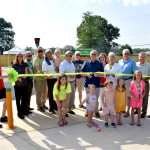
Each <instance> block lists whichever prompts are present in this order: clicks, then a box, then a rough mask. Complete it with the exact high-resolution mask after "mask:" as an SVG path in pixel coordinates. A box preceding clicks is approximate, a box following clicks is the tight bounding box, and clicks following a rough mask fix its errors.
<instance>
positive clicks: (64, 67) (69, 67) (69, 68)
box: [59, 59, 75, 82]
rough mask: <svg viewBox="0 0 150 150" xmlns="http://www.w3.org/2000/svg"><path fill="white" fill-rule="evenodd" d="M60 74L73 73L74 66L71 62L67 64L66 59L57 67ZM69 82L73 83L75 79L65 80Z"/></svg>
mask: <svg viewBox="0 0 150 150" xmlns="http://www.w3.org/2000/svg"><path fill="white" fill-rule="evenodd" d="M59 72H60V73H75V66H74V64H73V63H72V62H71V63H70V62H68V61H67V60H66V59H65V60H64V61H63V62H62V63H61V64H60V66H59ZM67 79H68V81H69V82H72V81H74V79H75V78H69V77H68V78H67Z"/></svg>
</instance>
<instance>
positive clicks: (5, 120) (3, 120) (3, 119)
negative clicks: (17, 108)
mask: <svg viewBox="0 0 150 150" xmlns="http://www.w3.org/2000/svg"><path fill="white" fill-rule="evenodd" d="M0 121H1V122H8V119H7V116H5V117H1V119H0Z"/></svg>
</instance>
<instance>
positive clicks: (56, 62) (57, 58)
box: [54, 48, 62, 72]
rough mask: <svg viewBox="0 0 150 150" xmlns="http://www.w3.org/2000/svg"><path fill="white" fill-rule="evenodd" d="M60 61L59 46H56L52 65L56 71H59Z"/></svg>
mask: <svg viewBox="0 0 150 150" xmlns="http://www.w3.org/2000/svg"><path fill="white" fill-rule="evenodd" d="M61 62H62V59H61V52H60V49H59V48H56V50H55V52H54V65H55V67H56V69H55V70H56V72H59V66H60V64H61Z"/></svg>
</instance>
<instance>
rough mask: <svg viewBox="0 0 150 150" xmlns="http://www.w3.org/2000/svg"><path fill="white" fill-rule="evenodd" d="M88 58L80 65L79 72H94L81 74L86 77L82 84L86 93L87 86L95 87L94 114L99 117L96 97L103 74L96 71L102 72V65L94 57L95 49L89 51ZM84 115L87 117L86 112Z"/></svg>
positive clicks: (95, 55)
mask: <svg viewBox="0 0 150 150" xmlns="http://www.w3.org/2000/svg"><path fill="white" fill-rule="evenodd" d="M90 58H91V59H90V60H88V61H86V62H84V64H83V65H82V68H81V72H94V74H86V75H85V74H83V75H82V76H85V77H86V79H85V84H84V87H85V91H86V94H88V93H89V90H88V86H89V85H90V84H94V85H95V87H96V91H95V95H96V101H97V106H96V109H95V116H96V117H97V118H99V117H100V114H99V112H98V106H99V103H98V97H99V93H100V86H101V85H100V84H101V77H102V76H103V74H98V73H96V72H104V67H103V64H102V63H101V62H100V61H98V60H97V59H96V58H97V51H96V50H92V51H91V53H90ZM85 116H86V117H87V114H85Z"/></svg>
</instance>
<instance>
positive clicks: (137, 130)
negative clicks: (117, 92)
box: [0, 83, 150, 150]
mask: <svg viewBox="0 0 150 150" xmlns="http://www.w3.org/2000/svg"><path fill="white" fill-rule="evenodd" d="M5 85H6V86H8V85H10V83H5ZM12 95H13V96H12V97H13V101H12V103H13V116H14V125H15V126H16V129H14V130H7V129H6V127H7V124H3V128H2V129H0V150H3V149H7V150H8V149H11V150H13V149H19V150H24V149H28V150H30V149H32V150H34V149H44V150H46V149H51V150H55V149H60V150H64V149H66V150H71V149H72V150H84V149H86V150H93V149H94V150H106V149H107V150H109V149H111V150H112V149H117V150H118V149H122V150H130V149H131V150H133V149H136V150H143V149H144V150H150V119H148V118H145V119H141V124H142V126H141V127H137V126H136V124H135V125H134V126H130V125H129V123H130V117H128V118H123V123H124V124H123V125H122V126H117V128H115V129H114V128H112V127H111V126H109V128H108V129H107V128H105V127H104V119H105V118H104V114H103V113H102V112H100V114H101V118H100V119H96V118H94V120H95V122H96V123H98V124H99V125H100V127H101V129H102V131H101V132H95V129H96V128H95V127H92V128H88V127H87V125H86V124H87V123H86V118H85V117H84V113H85V109H81V108H78V105H79V101H78V98H77V97H78V95H77V93H76V107H77V108H76V109H74V111H75V112H76V115H75V116H74V115H69V117H68V118H67V121H68V125H66V126H64V127H59V125H58V117H57V115H52V114H50V113H49V112H48V111H46V112H44V113H41V112H38V111H37V110H36V101H35V96H34V95H33V96H32V100H31V107H34V109H35V110H34V111H33V114H31V115H29V116H28V117H26V118H25V119H24V120H21V119H19V118H18V117H17V112H16V103H15V99H14V92H13V93H12ZM83 97H85V93H84V95H83ZM2 103H3V102H2V101H1V102H0V110H2ZM46 105H47V106H48V100H47V102H46ZM148 114H149V115H150V104H149V108H148ZM136 120H137V116H136V115H135V123H136ZM109 123H110V120H109Z"/></svg>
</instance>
